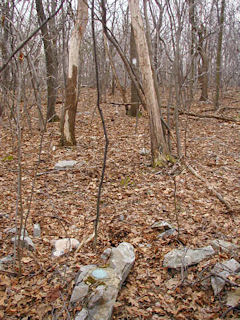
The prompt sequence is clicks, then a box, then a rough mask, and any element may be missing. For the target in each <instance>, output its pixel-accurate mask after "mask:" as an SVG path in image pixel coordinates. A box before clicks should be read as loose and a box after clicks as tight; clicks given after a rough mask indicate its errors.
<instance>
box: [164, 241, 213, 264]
mask: <svg viewBox="0 0 240 320" xmlns="http://www.w3.org/2000/svg"><path fill="white" fill-rule="evenodd" d="M214 253H215V251H214V250H213V248H212V247H211V246H207V247H203V248H199V249H189V248H184V249H181V250H179V249H174V250H172V251H170V252H168V253H167V254H166V255H165V257H164V261H163V267H166V268H173V269H176V268H181V267H182V266H184V267H188V266H191V265H194V264H197V263H199V262H201V261H202V260H204V259H206V258H209V257H211V256H212V255H214Z"/></svg>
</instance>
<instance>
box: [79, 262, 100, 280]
mask: <svg viewBox="0 0 240 320" xmlns="http://www.w3.org/2000/svg"><path fill="white" fill-rule="evenodd" d="M96 268H97V266H96V265H95V264H89V265H88V266H81V268H80V272H79V273H78V275H77V278H76V281H75V283H76V285H78V284H79V283H81V282H82V280H83V279H84V278H85V277H86V275H87V274H88V273H89V272H91V271H92V270H94V269H96Z"/></svg>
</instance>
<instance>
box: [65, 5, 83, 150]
mask: <svg viewBox="0 0 240 320" xmlns="http://www.w3.org/2000/svg"><path fill="white" fill-rule="evenodd" d="M87 22H88V4H87V0H78V7H77V16H76V21H75V25H74V29H73V31H72V34H71V37H70V42H69V57H68V63H69V66H68V78H67V88H66V102H65V108H64V114H63V118H62V119H61V144H62V145H75V144H76V138H75V120H76V111H77V97H78V76H79V50H80V45H81V41H82V37H83V34H84V31H85V29H86V25H87Z"/></svg>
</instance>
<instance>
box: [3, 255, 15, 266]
mask: <svg viewBox="0 0 240 320" xmlns="http://www.w3.org/2000/svg"><path fill="white" fill-rule="evenodd" d="M11 262H13V257H12V256H11V255H8V256H6V257H4V258H1V259H0V270H5V269H6V268H7V265H8V264H10V263H11Z"/></svg>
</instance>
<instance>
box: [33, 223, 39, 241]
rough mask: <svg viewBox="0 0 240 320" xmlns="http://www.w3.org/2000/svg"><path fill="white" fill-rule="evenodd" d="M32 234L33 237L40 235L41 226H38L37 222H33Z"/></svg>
mask: <svg viewBox="0 0 240 320" xmlns="http://www.w3.org/2000/svg"><path fill="white" fill-rule="evenodd" d="M33 236H34V238H40V237H41V227H40V225H39V223H35V224H34V225H33Z"/></svg>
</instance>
